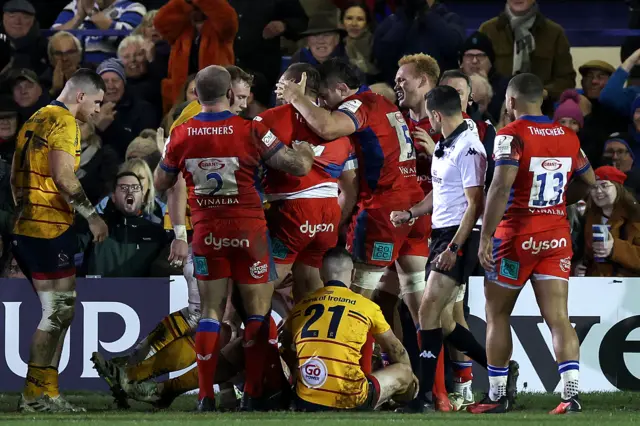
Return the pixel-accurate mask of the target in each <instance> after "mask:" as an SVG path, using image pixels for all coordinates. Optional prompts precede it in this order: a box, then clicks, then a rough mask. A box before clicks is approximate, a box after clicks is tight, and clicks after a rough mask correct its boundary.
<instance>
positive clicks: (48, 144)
mask: <svg viewBox="0 0 640 426" xmlns="http://www.w3.org/2000/svg"><path fill="white" fill-rule="evenodd" d="M104 91H105V87H104V82H103V81H102V80H101V79H100V77H99V76H98V75H97V74H96V73H94V72H93V71H90V70H80V71H78V72H77V73H76V74H74V75H73V76H72V77H71V79H70V80H69V81H68V82H67V84H66V85H65V88H64V89H63V91H62V94H61V95H60V96H59V97H58V99H57V100H55V101H54V102H53V103H52V104H51V105H48V106H46V107H44V108H41V109H40V110H39V111H38V112H36V114H35V115H34V116H33V117H31V119H29V120H28V121H27V122H26V123H25V125H24V126H23V127H22V129H21V130H20V134H19V135H18V142H17V144H16V145H17V146H16V154H15V155H14V157H13V164H12V170H11V189H12V193H13V198H14V200H15V202H16V205H17V207H16V210H17V220H16V223H15V226H14V230H13V233H14V240H13V250H14V255H15V257H16V260H17V261H18V264H19V265H20V269H21V270H22V272H24V274H25V275H26V276H27V277H28V278H29V280H30V281H31V283H32V285H33V288H34V290H35V291H36V292H37V294H38V297H39V299H40V302H41V304H42V320H41V321H40V324H39V325H38V329H37V330H36V332H35V334H34V336H33V343H32V346H31V347H32V350H31V354H30V358H29V366H28V369H27V379H26V384H25V388H24V391H23V393H22V395H21V396H20V403H19V406H18V409H19V410H20V411H24V412H31V413H33V412H43V411H84V409H81V408H78V407H75V406H73V405H71V404H70V403H69V402H67V401H66V400H65V399H64V398H62V397H61V396H60V393H59V390H58V363H59V362H60V355H61V353H62V345H63V342H64V338H65V335H66V332H67V329H68V327H69V325H70V324H71V321H72V319H73V314H74V305H75V298H76V292H75V285H76V280H75V274H76V271H75V266H74V263H73V259H74V255H75V253H76V245H77V242H76V236H75V235H74V232H73V229H72V227H71V225H72V224H73V216H74V214H73V211H74V210H75V211H76V212H77V213H78V214H80V215H81V216H82V217H84V218H85V219H87V221H88V222H89V229H90V231H91V233H92V234H93V237H94V241H95V242H97V243H99V242H101V241H103V240H104V239H105V238H106V237H107V234H108V229H107V225H106V224H105V223H104V221H103V220H102V219H101V218H100V216H98V214H97V212H96V210H95V208H94V207H93V206H92V205H91V203H90V202H89V200H88V199H87V196H86V195H85V193H84V191H83V190H82V186H80V182H79V181H78V178H77V177H76V175H75V171H76V170H77V169H78V166H79V163H80V132H79V130H78V125H77V123H76V119H78V120H82V121H88V120H91V119H92V117H93V116H94V115H95V114H97V113H98V112H99V111H100V104H101V103H102V99H103V96H104ZM43 123H44V124H43ZM43 152H44V155H43V154H42V153H43Z"/></svg>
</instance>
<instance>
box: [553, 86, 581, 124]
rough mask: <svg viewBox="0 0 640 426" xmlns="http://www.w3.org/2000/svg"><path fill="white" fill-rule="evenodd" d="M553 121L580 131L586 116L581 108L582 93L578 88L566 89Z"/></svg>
mask: <svg viewBox="0 0 640 426" xmlns="http://www.w3.org/2000/svg"><path fill="white" fill-rule="evenodd" d="M553 121H555V122H557V123H560V124H562V125H563V126H566V127H568V128H570V129H571V130H573V131H574V132H576V133H578V132H579V131H580V129H582V127H583V126H584V116H583V115H582V111H581V110H580V94H578V92H577V91H576V90H565V92H564V93H563V94H562V96H560V102H559V105H558V107H557V108H556V112H555V113H554V114H553Z"/></svg>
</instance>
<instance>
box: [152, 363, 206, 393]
mask: <svg viewBox="0 0 640 426" xmlns="http://www.w3.org/2000/svg"><path fill="white" fill-rule="evenodd" d="M198 383H199V378H198V368H192V369H191V370H189V371H187V372H186V373H184V374H183V375H182V376H179V377H176V378H173V379H169V380H167V381H166V382H163V383H162V385H163V388H162V395H163V396H164V395H169V396H178V395H182V394H183V393H185V392H189V391H192V390H194V389H198ZM212 387H213V386H212Z"/></svg>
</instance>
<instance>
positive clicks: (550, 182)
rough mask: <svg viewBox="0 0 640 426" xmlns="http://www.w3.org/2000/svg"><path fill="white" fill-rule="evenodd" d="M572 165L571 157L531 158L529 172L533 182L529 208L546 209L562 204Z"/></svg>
mask: <svg viewBox="0 0 640 426" xmlns="http://www.w3.org/2000/svg"><path fill="white" fill-rule="evenodd" d="M571 165H572V162H571V158H570V157H558V158H547V157H531V163H530V164H529V171H530V172H532V173H533V182H532V184H531V195H530V196H529V207H532V208H546V207H552V206H557V205H560V204H562V203H563V202H564V200H563V195H564V192H565V191H566V187H567V185H568V183H569V182H568V181H567V175H568V174H569V172H570V171H571Z"/></svg>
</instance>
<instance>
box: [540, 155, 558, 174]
mask: <svg viewBox="0 0 640 426" xmlns="http://www.w3.org/2000/svg"><path fill="white" fill-rule="evenodd" d="M560 167H562V162H561V161H560V160H556V159H555V158H549V159H548V160H544V161H543V162H542V168H543V169H545V170H549V171H550V172H555V171H556V170H558V169H559V168H560Z"/></svg>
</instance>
